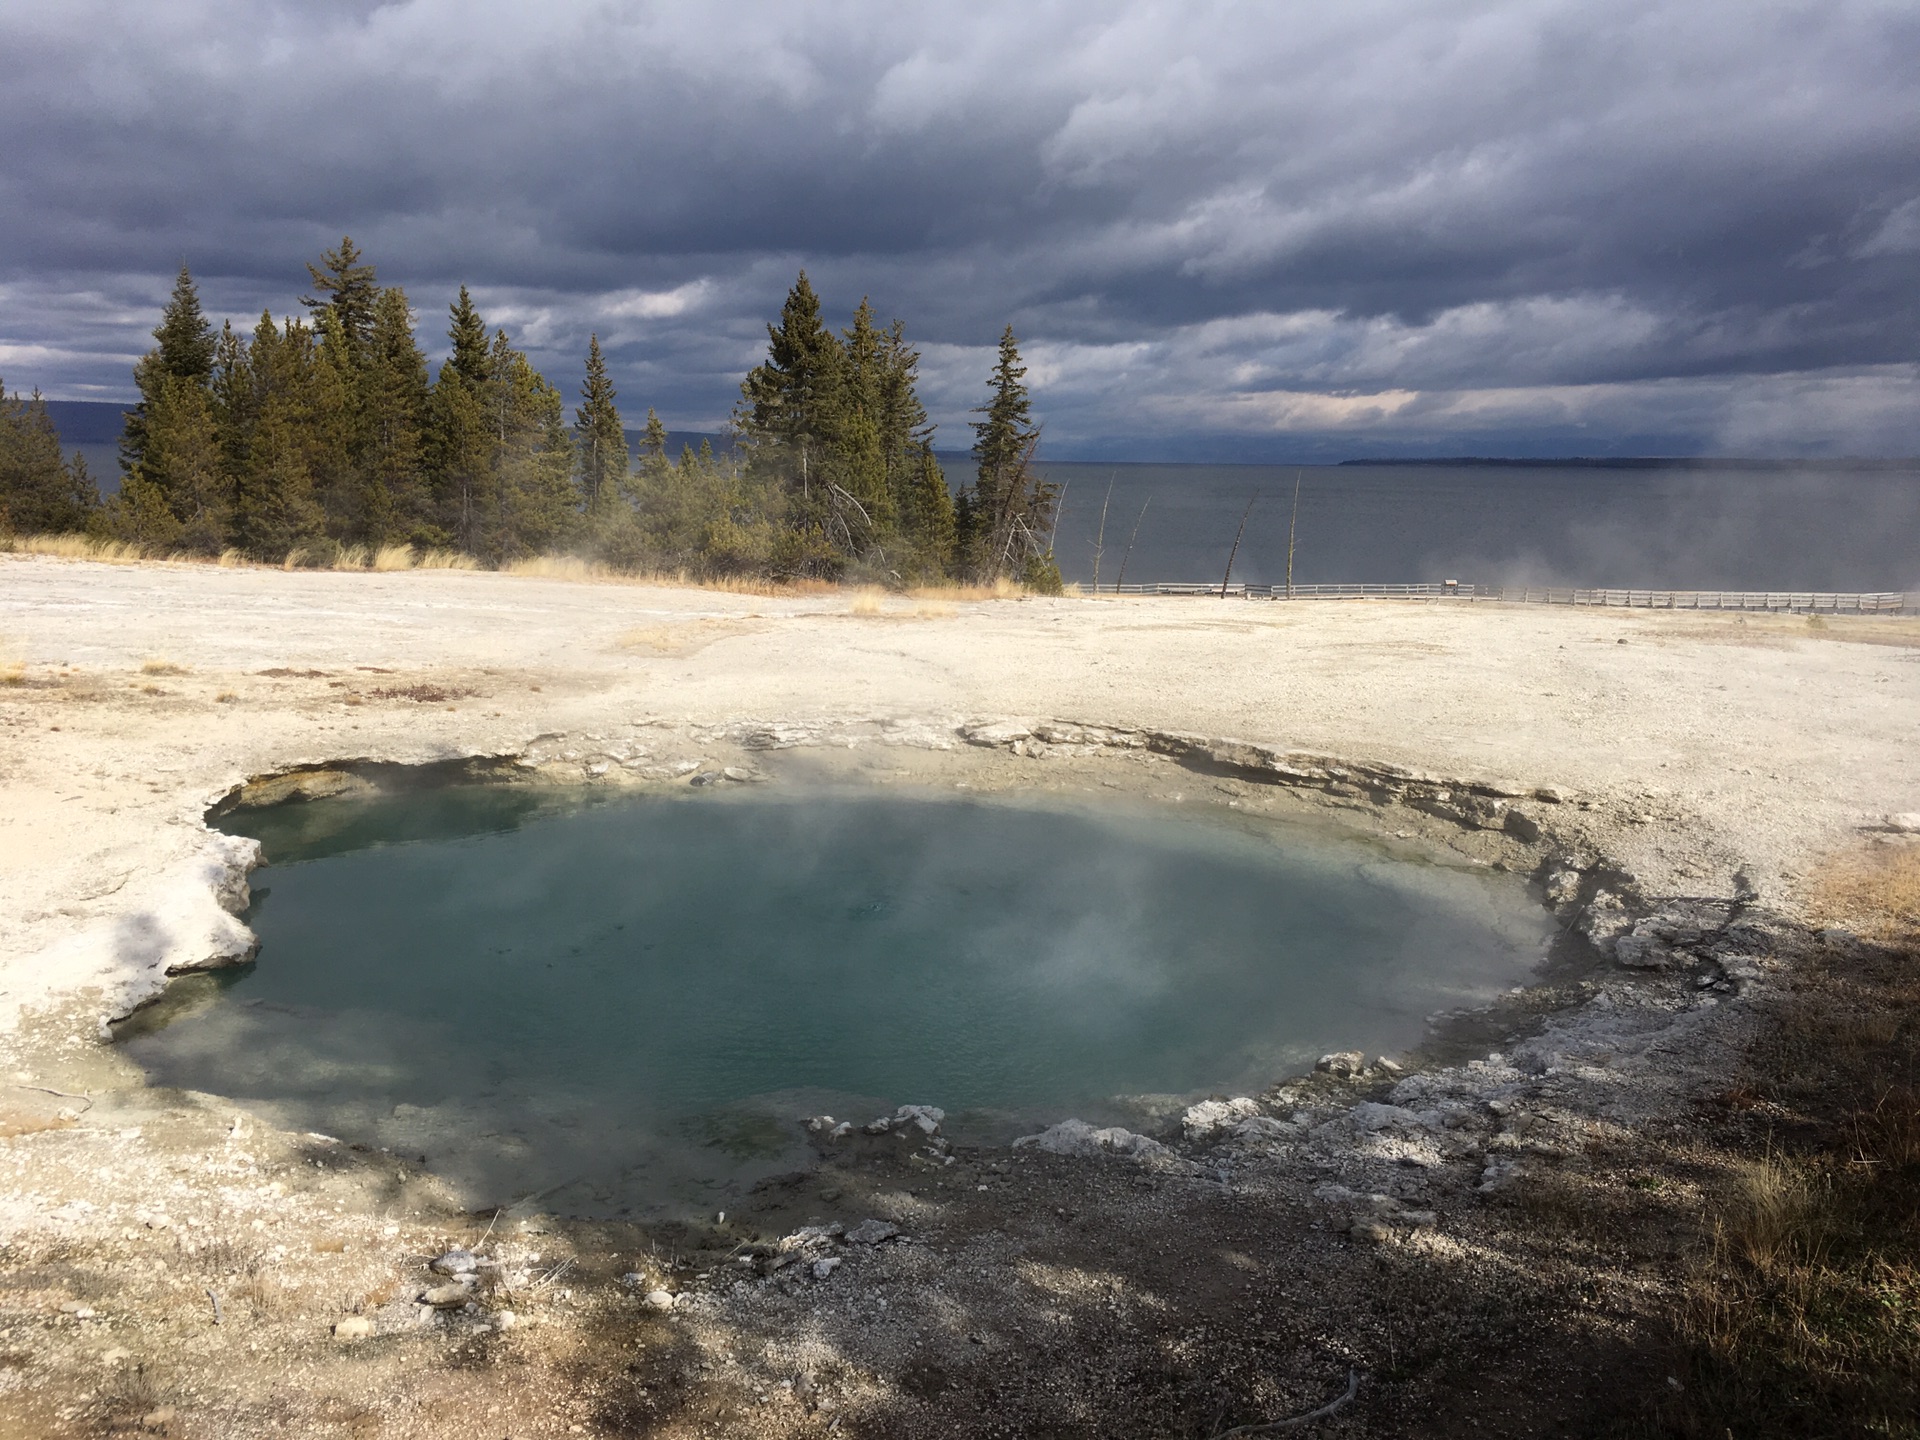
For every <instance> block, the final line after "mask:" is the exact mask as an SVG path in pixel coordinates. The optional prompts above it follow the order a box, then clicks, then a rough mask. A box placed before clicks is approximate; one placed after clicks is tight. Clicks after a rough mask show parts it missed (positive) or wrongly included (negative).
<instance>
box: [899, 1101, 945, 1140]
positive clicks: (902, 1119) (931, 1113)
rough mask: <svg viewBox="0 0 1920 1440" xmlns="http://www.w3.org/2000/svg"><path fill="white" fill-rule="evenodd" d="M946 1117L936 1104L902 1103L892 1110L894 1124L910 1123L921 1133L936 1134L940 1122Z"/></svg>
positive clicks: (938, 1130)
mask: <svg viewBox="0 0 1920 1440" xmlns="http://www.w3.org/2000/svg"><path fill="white" fill-rule="evenodd" d="M946 1118H947V1112H946V1111H944V1110H942V1109H941V1108H940V1107H939V1106H938V1105H902V1106H901V1107H900V1108H899V1109H898V1110H896V1111H894V1112H893V1123H894V1124H895V1125H912V1126H914V1127H915V1128H916V1129H918V1130H919V1131H920V1133H921V1134H922V1135H938V1134H939V1133H940V1122H941V1121H943V1120H945V1119H946Z"/></svg>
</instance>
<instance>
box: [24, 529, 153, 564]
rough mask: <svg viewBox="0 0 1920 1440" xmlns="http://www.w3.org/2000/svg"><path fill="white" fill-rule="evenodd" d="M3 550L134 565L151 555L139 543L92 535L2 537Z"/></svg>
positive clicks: (55, 557)
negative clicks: (104, 538) (130, 543)
mask: <svg viewBox="0 0 1920 1440" xmlns="http://www.w3.org/2000/svg"><path fill="white" fill-rule="evenodd" d="M0 550H10V551H12V552H13V553H14V554H16V555H47V556H51V557H53V558H54V559H56V560H98V561H101V562H103V563H105V564H108V565H132V564H135V563H137V562H138V561H141V560H144V559H146V558H147V556H146V554H145V553H144V552H143V551H142V550H141V549H140V547H139V546H137V545H123V544H121V543H120V542H119V541H118V540H96V539H95V538H94V537H93V536H91V535H9V536H0Z"/></svg>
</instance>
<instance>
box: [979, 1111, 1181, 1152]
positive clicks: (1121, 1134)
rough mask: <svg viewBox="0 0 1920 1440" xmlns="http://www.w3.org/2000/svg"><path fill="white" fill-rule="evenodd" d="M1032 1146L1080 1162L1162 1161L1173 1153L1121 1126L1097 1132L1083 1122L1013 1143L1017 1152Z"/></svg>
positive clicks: (1069, 1122) (1051, 1128)
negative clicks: (1110, 1158)
mask: <svg viewBox="0 0 1920 1440" xmlns="http://www.w3.org/2000/svg"><path fill="white" fill-rule="evenodd" d="M1029 1145H1031V1146H1032V1147H1033V1148H1034V1149H1036V1150H1044V1151H1046V1152H1047V1154H1049V1155H1069V1156H1074V1157H1077V1158H1079V1159H1092V1158H1093V1157H1095V1156H1099V1155H1126V1156H1130V1157H1132V1158H1133V1159H1135V1160H1159V1159H1161V1158H1162V1157H1166V1156H1169V1155H1170V1154H1171V1153H1172V1152H1170V1151H1169V1150H1168V1149H1167V1147H1166V1146H1164V1145H1162V1144H1161V1143H1160V1142H1159V1141H1158V1140H1155V1139H1152V1138H1150V1137H1149V1136H1146V1135H1136V1134H1135V1133H1134V1132H1133V1131H1131V1130H1124V1129H1122V1128H1121V1127H1120V1126H1118V1125H1108V1126H1105V1127H1103V1128H1098V1129H1096V1128H1095V1127H1094V1126H1092V1125H1089V1124H1088V1123H1087V1122H1086V1121H1084V1120H1080V1119H1070V1120H1062V1121H1061V1122H1060V1123H1059V1124H1058V1125H1049V1126H1048V1127H1047V1128H1046V1129H1045V1130H1042V1131H1041V1132H1040V1133H1039V1134H1038V1135H1022V1136H1021V1137H1020V1138H1019V1139H1017V1140H1015V1141H1014V1142H1013V1146H1014V1149H1016V1150H1020V1149H1024V1148H1026V1147H1027V1146H1029Z"/></svg>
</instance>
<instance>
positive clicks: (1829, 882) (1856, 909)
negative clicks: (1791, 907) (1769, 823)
mask: <svg viewBox="0 0 1920 1440" xmlns="http://www.w3.org/2000/svg"><path fill="white" fill-rule="evenodd" d="M1807 888H1808V899H1809V902H1810V905H1811V908H1812V910H1813V912H1814V914H1815V915H1817V916H1818V917H1819V918H1820V919H1821V920H1823V921H1825V922H1827V923H1828V924H1838V925H1845V926H1847V927H1849V928H1851V929H1854V930H1857V931H1858V932H1859V933H1861V934H1863V935H1866V936H1868V937H1870V938H1872V939H1877V940H1897V939H1900V938H1902V937H1905V936H1915V935H1920V844H1914V843H1907V844H1899V843H1889V844H1881V845H1868V846H1863V847H1861V848H1859V849H1855V850H1848V851H1844V852H1842V853H1841V854H1839V855H1835V856H1832V857H1830V858H1829V859H1828V860H1827V861H1826V862H1825V863H1823V864H1822V865H1821V866H1820V867H1819V868H1818V869H1817V870H1815V871H1814V873H1813V876H1812V878H1811V880H1810V881H1809V883H1808V887H1807Z"/></svg>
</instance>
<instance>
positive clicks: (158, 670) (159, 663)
mask: <svg viewBox="0 0 1920 1440" xmlns="http://www.w3.org/2000/svg"><path fill="white" fill-rule="evenodd" d="M140 673H141V674H142V675H191V674H192V673H193V672H192V671H191V670H189V669H187V667H186V666H184V665H176V664H174V663H173V661H171V660H163V659H159V658H157V657H156V658H154V659H151V660H142V661H141V662H140Z"/></svg>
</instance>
